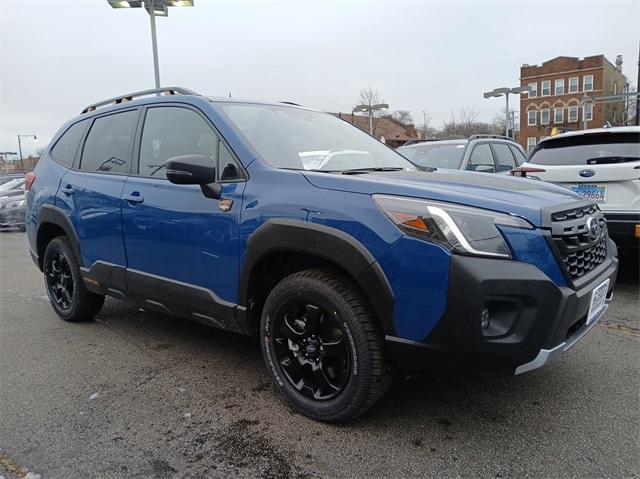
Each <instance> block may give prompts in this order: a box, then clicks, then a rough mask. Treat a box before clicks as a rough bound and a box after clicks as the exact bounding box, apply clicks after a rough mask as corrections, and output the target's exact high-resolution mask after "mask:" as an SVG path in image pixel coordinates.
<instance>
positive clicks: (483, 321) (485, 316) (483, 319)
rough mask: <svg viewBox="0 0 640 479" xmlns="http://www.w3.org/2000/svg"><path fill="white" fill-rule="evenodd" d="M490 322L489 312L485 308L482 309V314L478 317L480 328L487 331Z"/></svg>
mask: <svg viewBox="0 0 640 479" xmlns="http://www.w3.org/2000/svg"><path fill="white" fill-rule="evenodd" d="M490 320H491V318H490V317H489V310H488V309H487V308H486V307H485V308H482V314H481V315H480V326H482V329H487V328H488V327H489V322H490Z"/></svg>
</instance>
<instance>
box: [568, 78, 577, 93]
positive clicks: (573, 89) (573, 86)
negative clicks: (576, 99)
mask: <svg viewBox="0 0 640 479" xmlns="http://www.w3.org/2000/svg"><path fill="white" fill-rule="evenodd" d="M577 92H578V77H571V78H569V93H577Z"/></svg>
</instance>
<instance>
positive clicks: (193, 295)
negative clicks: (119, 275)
mask: <svg viewBox="0 0 640 479" xmlns="http://www.w3.org/2000/svg"><path fill="white" fill-rule="evenodd" d="M136 150H137V151H138V156H139V162H138V163H139V164H138V167H137V174H135V173H134V175H132V176H131V177H129V178H128V180H127V182H126V184H125V187H124V190H123V192H122V198H123V201H122V205H123V206H122V221H123V227H124V237H125V250H126V255H127V262H128V270H127V286H128V290H129V292H130V294H132V295H133V297H134V299H135V300H136V302H137V303H138V304H139V305H140V306H141V307H143V308H150V309H157V310H161V311H165V312H169V313H171V314H177V315H182V316H185V315H186V316H188V317H191V318H192V319H196V320H200V321H204V322H209V323H213V324H216V325H219V326H221V327H225V328H227V329H234V328H233V327H232V326H233V325H230V324H228V322H229V321H230V320H231V319H232V316H233V313H234V311H233V310H234V308H235V306H236V303H237V288H238V275H239V260H238V220H239V216H240V209H241V206H242V193H243V191H244V185H245V181H244V175H243V173H242V170H241V168H240V167H239V163H238V162H237V161H236V160H235V159H234V158H233V157H232V155H231V153H230V152H229V149H228V148H227V146H226V145H225V144H224V142H222V141H221V140H220V139H219V137H218V135H217V134H216V132H215V131H214V129H213V128H212V126H211V125H210V123H209V121H208V120H207V119H206V118H205V117H204V115H203V114H202V113H201V112H199V111H197V110H194V109H191V108H187V107H183V106H158V107H149V108H147V109H146V111H145V112H144V123H143V126H142V130H141V133H140V145H139V148H137V149H136ZM188 154H204V155H207V156H208V157H209V158H211V162H212V164H214V165H215V166H216V170H217V172H218V173H217V174H218V178H219V181H220V183H221V184H222V185H223V188H222V198H221V199H220V200H216V199H210V198H206V197H205V196H204V195H203V194H202V192H201V190H200V187H199V186H193V185H174V184H172V183H170V182H169V181H168V180H167V178H166V175H165V169H164V163H165V162H166V161H167V160H168V159H170V158H173V157H176V156H181V155H188Z"/></svg>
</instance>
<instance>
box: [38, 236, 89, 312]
mask: <svg viewBox="0 0 640 479" xmlns="http://www.w3.org/2000/svg"><path fill="white" fill-rule="evenodd" d="M58 253H61V254H63V255H64V256H65V257H66V259H67V261H68V263H69V266H70V270H71V279H72V280H73V299H72V301H71V307H70V308H69V309H62V308H60V307H59V306H58V304H57V303H56V301H55V299H54V298H53V296H52V295H51V291H50V290H49V284H48V282H47V273H46V271H47V267H48V264H49V259H50V257H51V256H52V255H54V254H58ZM43 264H44V270H45V273H44V286H45V289H46V291H47V297H48V298H49V302H50V303H51V306H52V307H53V310H54V311H55V312H56V314H57V315H58V316H60V317H61V318H62V319H64V320H67V319H69V318H72V317H73V316H74V314H75V312H76V311H77V309H78V301H79V296H80V295H79V294H78V289H79V281H81V278H80V269H79V268H78V263H77V261H76V258H75V255H74V253H73V251H72V250H71V247H70V246H69V245H68V244H67V242H66V241H65V240H64V239H62V238H54V239H53V240H51V242H50V243H49V244H48V245H47V249H46V250H45V253H44V261H43Z"/></svg>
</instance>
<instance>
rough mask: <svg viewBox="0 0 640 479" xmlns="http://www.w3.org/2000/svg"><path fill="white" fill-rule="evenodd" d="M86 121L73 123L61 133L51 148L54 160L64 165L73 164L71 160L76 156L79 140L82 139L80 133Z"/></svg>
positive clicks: (69, 165) (82, 132)
mask: <svg viewBox="0 0 640 479" xmlns="http://www.w3.org/2000/svg"><path fill="white" fill-rule="evenodd" d="M88 123H89V121H88V120H83V121H80V122H78V123H75V124H73V125H71V126H70V127H69V128H68V129H67V131H65V132H64V133H63V134H62V136H61V137H60V138H59V139H58V141H57V142H56V144H55V145H54V146H53V148H52V149H51V156H52V157H53V159H54V160H55V161H57V162H58V163H60V164H62V165H64V166H68V167H71V166H73V160H74V159H75V157H76V153H77V152H78V146H80V140H82V135H83V134H84V130H85V128H86V127H87V124H88Z"/></svg>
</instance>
